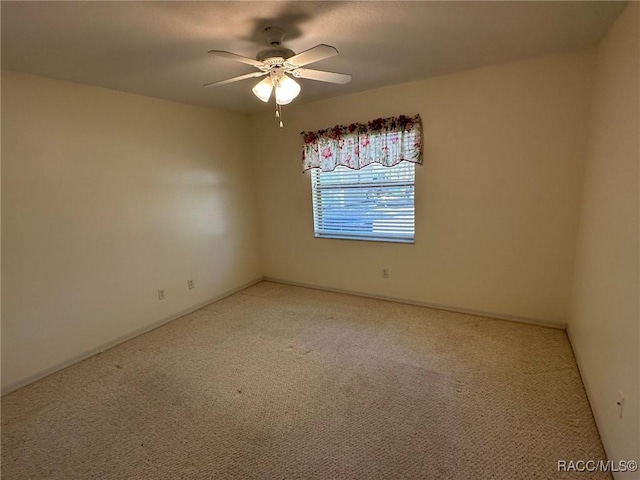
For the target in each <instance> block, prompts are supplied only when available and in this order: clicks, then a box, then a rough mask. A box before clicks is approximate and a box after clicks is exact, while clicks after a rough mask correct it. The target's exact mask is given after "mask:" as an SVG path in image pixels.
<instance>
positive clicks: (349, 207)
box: [311, 162, 415, 243]
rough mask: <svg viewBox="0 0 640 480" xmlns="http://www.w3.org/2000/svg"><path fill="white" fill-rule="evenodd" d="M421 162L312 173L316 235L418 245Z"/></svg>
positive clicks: (317, 170) (339, 168)
mask: <svg viewBox="0 0 640 480" xmlns="http://www.w3.org/2000/svg"><path fill="white" fill-rule="evenodd" d="M414 184H415V164H414V163H411V162H401V163H399V164H397V165H394V166H392V167H384V166H382V165H380V164H377V163H374V164H371V165H369V166H367V167H364V168H361V169H360V170H351V169H349V168H346V167H342V166H339V167H336V169H335V170H334V171H332V172H323V171H321V170H320V169H314V170H312V171H311V186H312V195H313V218H314V229H315V236H316V237H323V238H344V239H353V240H373V241H388V242H405V243H413V240H414V224H415V209H414Z"/></svg>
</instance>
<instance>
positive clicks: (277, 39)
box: [264, 27, 284, 47]
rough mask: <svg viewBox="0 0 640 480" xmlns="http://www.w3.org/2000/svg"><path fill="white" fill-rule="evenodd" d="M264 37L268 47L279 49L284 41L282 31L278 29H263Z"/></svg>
mask: <svg viewBox="0 0 640 480" xmlns="http://www.w3.org/2000/svg"><path fill="white" fill-rule="evenodd" d="M264 36H265V37H266V39H267V42H269V45H271V46H274V47H279V46H280V44H281V43H282V40H283V39H284V30H283V29H281V28H280V27H267V28H265V29H264Z"/></svg>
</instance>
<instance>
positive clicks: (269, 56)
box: [256, 47, 295, 65]
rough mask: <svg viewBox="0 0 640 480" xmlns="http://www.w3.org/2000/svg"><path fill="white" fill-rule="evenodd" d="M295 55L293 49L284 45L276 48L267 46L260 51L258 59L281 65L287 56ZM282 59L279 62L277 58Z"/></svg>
mask: <svg viewBox="0 0 640 480" xmlns="http://www.w3.org/2000/svg"><path fill="white" fill-rule="evenodd" d="M294 55H295V52H294V51H293V50H289V49H288V48H284V47H276V48H267V49H266V50H262V51H260V52H258V55H257V56H256V60H258V61H259V62H264V63H266V64H273V65H280V64H281V63H283V62H284V60H286V59H287V58H291V57H293V56H294ZM277 59H280V62H279V63H277V62H276V60H277Z"/></svg>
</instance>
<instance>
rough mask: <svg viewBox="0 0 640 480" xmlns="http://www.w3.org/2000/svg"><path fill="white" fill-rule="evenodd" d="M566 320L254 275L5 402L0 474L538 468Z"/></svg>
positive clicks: (569, 401)
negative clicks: (399, 299)
mask: <svg viewBox="0 0 640 480" xmlns="http://www.w3.org/2000/svg"><path fill="white" fill-rule="evenodd" d="M601 458H604V453H603V450H602V445H601V443H600V439H599V437H598V433H597V430H596V427H595V425H594V421H593V418H592V415H591V411H590V409H589V404H588V403H587V399H586V397H585V393H584V390H583V386H582V383H581V381H580V377H579V374H578V371H577V368H576V364H575V361H574V358H573V354H572V352H571V348H570V346H569V343H568V341H567V337H566V335H565V333H564V332H562V331H559V330H554V329H549V328H542V327H536V326H529V325H521V324H517V323H511V322H506V321H500V320H491V319H486V318H480V317H475V316H471V315H463V314H455V313H449V312H443V311H438V310H432V309H427V308H421V307H414V306H409V305H402V304H398V303H392V302H384V301H380V300H372V299H366V298H360V297H354V296H349V295H342V294H336V293H329V292H322V291H318V290H312V289H305V288H298V287H292V286H286V285H280V284H275V283H269V282H262V283H260V284H258V285H255V286H253V287H251V288H249V289H247V290H244V291H243V292H241V293H238V294H235V295H233V296H231V297H228V298H226V299H224V300H222V301H220V302H217V303H213V304H211V305H209V306H208V307H206V308H204V309H202V310H199V311H197V312H195V313H192V314H190V315H187V316H185V317H182V318H180V319H178V320H176V321H173V322H171V323H169V324H167V325H166V326H164V327H161V328H158V329H156V330H154V331H152V332H150V333H147V334H145V335H142V336H140V337H138V338H136V339H134V340H131V341H129V342H126V343H124V344H122V345H120V346H118V347H115V348H113V349H111V350H109V351H107V352H105V353H103V354H100V355H97V356H95V357H92V358H90V359H88V360H86V361H83V362H81V363H79V364H76V365H74V366H72V367H70V368H67V369H66V370H64V371H62V372H59V373H57V374H54V375H51V376H49V377H47V378H45V379H44V380H41V381H39V382H37V383H35V384H32V385H30V386H28V387H25V388H23V389H21V390H19V391H17V392H14V393H12V394H10V395H7V396H5V397H4V398H3V399H2V478H3V479H5V480H11V479H44V478H52V479H64V480H71V479H94V478H95V479H127V480H131V479H154V480H155V479H172V480H173V479H213V478H215V479H227V478H229V479H235V478H255V479H331V478H335V479H338V478H339V479H399V478H404V479H464V480H472V479H509V480H514V479H550V478H577V477H576V475H577V476H578V477H579V478H589V479H592V478H610V477H609V475H608V474H602V473H600V474H575V473H573V474H561V473H558V472H557V471H556V465H557V461H558V460H561V459H563V460H580V459H581V460H586V459H601Z"/></svg>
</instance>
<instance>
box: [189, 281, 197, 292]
mask: <svg viewBox="0 0 640 480" xmlns="http://www.w3.org/2000/svg"><path fill="white" fill-rule="evenodd" d="M187 287H188V288H189V290H193V289H194V288H196V284H195V283H194V282H193V280H187Z"/></svg>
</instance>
